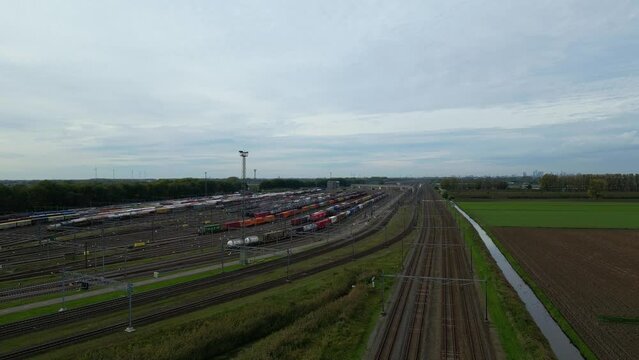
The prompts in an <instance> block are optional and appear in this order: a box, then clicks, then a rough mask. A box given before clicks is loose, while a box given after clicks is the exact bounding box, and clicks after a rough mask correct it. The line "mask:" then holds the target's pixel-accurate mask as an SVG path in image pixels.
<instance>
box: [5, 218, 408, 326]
mask: <svg viewBox="0 0 639 360" xmlns="http://www.w3.org/2000/svg"><path fill="white" fill-rule="evenodd" d="M392 215H393V214H392V213H389V214H388V215H387V216H386V217H385V218H383V219H380V225H382V224H386V223H387V222H388V221H390V219H391V218H392ZM415 221H416V213H413V216H412V219H411V221H410V223H409V226H408V227H407V229H405V230H404V231H403V232H402V233H400V234H399V235H396V236H395V237H393V238H392V239H390V240H389V242H391V243H392V242H394V241H398V240H399V239H401V237H403V236H405V235H406V234H408V232H410V231H411V227H412V226H414V224H415ZM376 231H377V230H376V229H375V228H371V227H369V228H367V229H366V230H364V231H363V232H361V233H359V234H357V235H355V236H353V237H352V238H350V237H349V238H346V239H343V240H339V241H337V242H334V243H328V244H324V245H321V246H319V247H317V248H314V249H311V250H307V251H304V252H300V253H297V254H293V255H292V256H291V258H290V264H295V263H299V262H302V261H305V260H308V259H311V258H313V257H316V256H320V255H323V254H326V253H328V252H331V251H334V250H336V249H339V248H342V247H345V246H349V245H351V244H352V243H353V242H358V241H360V240H362V239H364V238H366V237H368V236H370V235H371V234H372V233H374V232H376ZM286 265H287V259H286V258H281V259H277V260H273V261H269V262H266V263H262V264H257V265H252V266H250V267H247V268H244V269H240V270H236V271H233V272H230V273H223V274H219V275H216V276H213V277H208V278H203V279H199V280H193V281H189V282H185V283H180V284H176V285H172V286H169V287H164V288H159V289H156V290H151V291H147V292H144V293H141V294H139V295H136V296H135V303H136V304H137V305H141V304H147V303H151V302H154V301H157V300H161V299H163V298H166V297H168V296H177V295H180V294H184V293H187V292H192V291H196V290H199V289H204V288H207V287H211V286H216V285H220V284H225V283H229V282H233V281H238V280H241V279H245V278H248V277H251V276H255V275H258V274H264V273H266V272H269V271H272V270H275V269H277V268H281V267H284V266H286ZM126 307H127V299H125V298H119V299H113V300H109V301H105V302H100V303H96V304H92V305H88V306H84V307H81V308H76V309H71V310H67V311H64V312H59V313H54V314H49V315H44V316H40V317H37V318H33V319H27V320H23V321H19V322H14V323H10V324H6V325H2V326H0V338H10V337H14V336H18V335H23V334H25V333H29V332H33V331H40V330H44V329H48V328H51V327H54V326H58V325H61V324H65V323H69V322H73V321H75V320H77V319H82V318H85V317H86V316H95V315H100V314H106V313H109V312H111V311H117V310H121V309H125V308H126Z"/></svg>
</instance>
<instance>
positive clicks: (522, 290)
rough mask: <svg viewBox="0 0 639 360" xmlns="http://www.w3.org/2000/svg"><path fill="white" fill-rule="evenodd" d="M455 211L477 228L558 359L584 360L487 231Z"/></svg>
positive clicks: (465, 215)
mask: <svg viewBox="0 0 639 360" xmlns="http://www.w3.org/2000/svg"><path fill="white" fill-rule="evenodd" d="M453 205H454V206H455V209H457V211H459V213H460V214H462V216H464V217H465V218H466V219H467V220H468V221H469V222H470V223H471V224H472V225H473V227H474V228H475V230H476V231H477V233H478V234H479V237H480V238H481V239H482V241H483V242H484V244H485V245H486V248H487V249H488V251H489V252H490V255H491V256H492V257H493V259H494V260H495V262H496V263H497V265H498V266H499V268H500V269H501V271H502V272H503V274H504V276H505V277H506V280H507V281H508V282H509V283H510V285H511V286H512V287H513V288H514V289H515V291H517V295H519V298H520V299H521V300H522V301H523V302H524V304H525V305H526V309H527V310H528V312H529V313H530V315H531V316H532V318H533V320H534V321H535V323H536V324H537V326H538V327H539V329H540V330H541V332H542V333H543V334H544V336H545V337H546V339H548V342H549V343H550V347H551V348H552V350H553V352H554V353H555V355H556V356H557V358H558V359H560V360H563V359H583V357H582V356H581V354H580V353H579V350H577V348H576V347H575V346H574V345H573V344H572V343H571V342H570V339H568V337H567V336H566V334H564V332H563V331H562V330H561V328H560V327H559V325H558V324H557V323H556V322H555V320H554V319H553V318H552V316H550V314H549V313H548V311H547V310H546V308H545V307H544V305H543V304H542V303H541V301H540V300H539V299H538V298H537V296H536V295H535V293H534V292H533V291H532V289H530V287H529V286H528V285H527V284H526V282H524V280H523V279H522V278H521V277H520V276H519V275H518V274H517V272H516V271H515V269H513V267H512V266H511V265H510V263H509V262H508V260H506V257H505V256H504V254H502V253H501V251H499V248H497V246H496V245H495V243H494V242H493V239H491V238H490V236H488V234H487V233H486V231H484V229H482V227H481V226H479V224H478V223H477V222H476V221H475V220H473V219H472V218H471V217H470V216H468V214H466V213H465V212H464V210H462V209H461V208H459V206H457V205H456V204H453Z"/></svg>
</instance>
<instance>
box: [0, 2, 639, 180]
mask: <svg viewBox="0 0 639 360" xmlns="http://www.w3.org/2000/svg"><path fill="white" fill-rule="evenodd" d="M638 115H639V2H637V1H635V0H628V1H623V0H611V1H605V2H604V1H594V0H579V1H577V0H574V1H573V0H564V1H546V0H539V1H502V0H494V1H479V0H477V1H458V0H450V1H448V0H447V1H441V0H440V1H428V0H426V1H424V0H420V1H410V0H408V1H401V2H397V1H342V0H340V1H332V0H324V1H317V2H307V1H157V0H152V1H151V0H149V1H135V2H132V1H102V2H97V1H84V0H82V1H71V0H69V1H56V0H50V1H28V0H20V1H9V0H0V179H87V178H93V177H94V176H95V174H96V169H97V175H98V177H107V178H111V177H113V176H115V177H116V178H131V177H133V178H140V177H148V178H174V177H203V176H204V173H205V172H207V176H209V177H219V178H223V177H228V176H240V173H241V158H240V156H239V154H238V150H245V151H249V157H248V159H247V168H248V173H249V175H251V176H252V175H253V171H252V170H253V169H257V176H258V177H261V178H273V177H329V176H330V175H332V176H334V177H339V176H391V177H394V176H449V175H455V176H465V175H478V176H482V175H508V174H521V173H522V172H523V171H527V172H528V173H531V172H532V171H533V170H541V171H545V172H554V173H558V172H567V173H579V172H581V173H605V172H622V173H627V172H639V169H638V166H637V165H638V164H639V160H638V159H639V117H638Z"/></svg>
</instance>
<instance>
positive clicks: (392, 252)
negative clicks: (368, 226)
mask: <svg viewBox="0 0 639 360" xmlns="http://www.w3.org/2000/svg"><path fill="white" fill-rule="evenodd" d="M413 236H414V233H413ZM399 259H400V244H395V245H393V246H391V247H389V248H388V249H385V250H382V251H380V252H378V253H376V254H373V255H371V256H368V257H366V258H364V259H359V260H357V261H354V262H353V263H351V264H348V265H344V266H340V267H338V268H335V269H331V270H327V271H325V272H322V273H320V274H317V275H314V276H312V277H309V278H305V279H301V280H298V281H295V282H293V283H291V284H288V285H283V286H282V287H279V288H276V289H273V290H269V291H266V292H264V293H260V294H257V295H254V296H250V297H246V298H243V299H239V300H237V301H233V302H230V303H226V304H222V305H219V306H214V307H210V308H207V309H204V310H200V311H197V312H194V313H191V314H188V315H185V316H181V317H177V318H173V319H168V320H165V321H162V322H160V323H156V324H152V325H149V326H144V327H141V328H139V329H138V330H137V331H136V332H135V333H133V334H124V333H118V334H114V335H110V336H107V337H104V338H100V339H96V340H92V341H89V342H86V343H82V344H77V345H74V346H73V347H72V348H66V349H62V350H59V351H56V352H54V353H49V354H46V355H43V356H42V357H41V358H47V359H51V358H54V359H55V358H59V359H67V358H69V357H73V358H78V359H120V358H121V359H124V358H127V359H131V358H135V359H154V360H160V359H210V358H220V359H226V358H230V357H236V356H238V357H240V358H259V357H256V356H255V355H256V354H262V355H261V357H262V358H267V355H266V354H272V357H271V358H282V359H298V358H304V359H319V358H326V359H337V358H339V359H360V358H362V355H363V351H364V349H365V346H366V342H367V341H368V332H369V330H370V326H369V324H371V323H373V322H374V320H376V319H377V318H378V316H379V312H380V302H379V301H380V299H379V285H378V288H377V289H373V288H370V287H369V285H368V280H369V279H370V277H371V276H372V275H374V274H378V273H381V271H382V270H384V271H385V272H387V273H392V272H395V271H397V269H398V263H399ZM353 285H355V286H354V287H353ZM391 286H392V283H391V281H386V288H387V289H389V288H390V287H391ZM389 293H390V292H387V293H386V294H389ZM317 334H321V336H316V335H317ZM265 350H267V353H264V351H265Z"/></svg>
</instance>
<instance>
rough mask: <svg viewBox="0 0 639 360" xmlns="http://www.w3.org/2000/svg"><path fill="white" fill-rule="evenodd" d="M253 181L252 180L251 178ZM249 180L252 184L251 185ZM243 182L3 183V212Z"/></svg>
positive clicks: (277, 183) (272, 186)
mask: <svg viewBox="0 0 639 360" xmlns="http://www.w3.org/2000/svg"><path fill="white" fill-rule="evenodd" d="M384 179H385V178H368V179H351V178H336V179H331V180H336V181H339V182H340V185H341V186H350V185H351V184H352V183H354V182H358V183H375V184H377V183H380V184H381V183H383V181H384ZM250 182H252V181H250ZM250 182H249V185H250ZM326 182H327V179H271V180H264V181H261V182H260V184H259V187H257V186H249V187H250V188H251V189H260V190H276V189H277V190H279V189H301V188H311V187H319V188H325V187H326ZM241 189H242V181H241V180H240V179H238V178H237V177H230V178H227V179H207V180H206V183H205V180H204V179H197V178H185V179H161V180H108V179H98V180H42V181H29V182H7V183H5V184H2V183H0V214H9V213H19V212H30V211H49V210H63V209H70V208H78V207H91V206H104V205H111V204H120V203H130V202H141V201H157V200H167V199H177V198H186V197H193V196H204V195H205V194H207V195H213V194H224V193H232V192H236V191H240V190H241Z"/></svg>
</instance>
